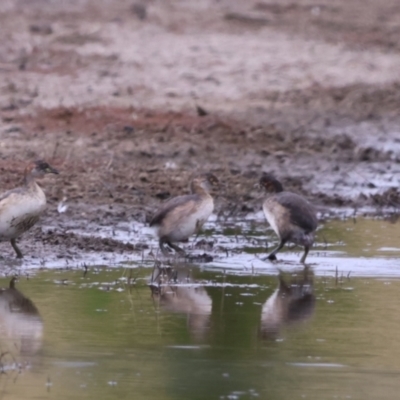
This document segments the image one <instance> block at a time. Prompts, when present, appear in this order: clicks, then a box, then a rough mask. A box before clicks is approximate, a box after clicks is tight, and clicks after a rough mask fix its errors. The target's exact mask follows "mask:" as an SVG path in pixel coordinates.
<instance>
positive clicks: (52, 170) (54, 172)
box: [46, 166, 59, 175]
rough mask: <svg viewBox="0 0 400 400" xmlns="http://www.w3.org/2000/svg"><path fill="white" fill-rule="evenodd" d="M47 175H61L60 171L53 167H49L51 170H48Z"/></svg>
mask: <svg viewBox="0 0 400 400" xmlns="http://www.w3.org/2000/svg"><path fill="white" fill-rule="evenodd" d="M46 173H48V174H56V175H59V172H58V170H57V169H55V168H53V167H50V166H49V168H47V169H46Z"/></svg>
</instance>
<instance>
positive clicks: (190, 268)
mask: <svg viewBox="0 0 400 400" xmlns="http://www.w3.org/2000/svg"><path fill="white" fill-rule="evenodd" d="M135 229H136V230H135V238H136V239H135V240H137V241H146V240H147V241H149V242H150V243H151V244H152V245H151V246H150V249H149V250H148V251H153V252H154V251H155V250H154V249H155V247H153V249H152V246H153V245H155V240H154V239H153V238H152V237H151V236H150V235H151V232H149V230H148V228H145V227H140V226H139V227H138V226H135ZM115 232H116V233H115V234H116V235H118V234H120V235H123V234H122V233H121V232H125V233H126V232H127V230H122V229H121V230H118V229H116V230H115ZM97 234H99V235H104V234H107V232H105V231H98V232H97ZM399 236H400V229H399V225H398V224H397V223H391V222H389V221H385V220H380V219H357V220H351V219H348V220H344V221H338V220H337V221H330V222H327V223H324V224H321V228H320V230H319V231H318V235H317V243H316V245H315V247H314V248H313V250H312V252H311V253H310V256H309V258H308V263H309V264H308V267H307V268H306V269H305V270H303V267H302V266H301V265H300V264H299V263H298V261H299V258H300V256H301V250H300V249H295V248H286V249H285V250H284V251H282V252H280V253H279V262H277V263H271V262H263V261H262V260H261V259H260V257H261V256H264V255H265V254H266V249H265V247H266V243H268V245H269V247H270V248H272V247H273V246H274V245H276V238H275V236H274V234H273V232H272V231H270V230H267V229H266V227H265V224H264V223H263V221H262V220H260V219H257V218H255V219H253V220H251V221H239V222H238V221H235V223H233V222H232V223H229V222H227V223H225V224H224V227H223V228H222V227H221V225H219V224H217V223H215V222H211V223H209V224H208V225H207V229H206V232H205V236H203V237H202V238H200V239H199V240H201V239H204V240H205V244H204V246H193V243H191V244H189V247H190V248H191V249H192V252H194V253H196V254H202V253H204V252H207V253H209V252H210V253H211V254H212V255H213V256H214V261H212V262H210V263H197V264H196V265H195V264H187V263H185V262H183V261H182V260H174V259H171V260H170V261H171V263H170V265H171V266H172V268H171V269H167V270H166V269H156V268H155V269H153V266H154V261H149V260H151V257H150V256H148V257H147V256H145V257H144V260H143V259H142V258H143V255H141V256H139V255H135V254H134V255H128V256H127V255H113V258H110V259H109V260H105V261H104V262H103V264H104V265H105V266H93V265H90V263H88V264H89V266H88V268H87V269H86V272H85V269H84V268H83V267H82V260H83V262H85V261H84V260H85V257H84V255H82V257H81V258H80V259H79V262H74V261H73V260H72V261H71V260H70V261H69V264H68V268H65V264H62V265H60V264H58V265H57V264H54V265H52V266H53V267H57V266H60V267H61V266H62V267H64V268H51V269H48V270H44V271H39V270H38V268H37V266H36V265H35V263H31V262H30V261H31V259H30V258H27V259H24V261H23V263H22V264H21V265H19V266H18V267H17V268H15V267H14V268H13V269H7V270H5V271H4V272H7V273H8V274H10V273H15V272H19V273H20V275H21V277H20V281H19V282H18V283H17V288H18V289H19V290H20V291H21V293H23V294H24V295H25V296H26V297H27V298H29V299H31V302H30V301H29V300H27V299H26V298H25V297H21V294H19V295H18V294H17V295H16V294H15V292H13V291H12V290H11V291H10V290H8V291H3V292H0V350H1V354H0V356H1V357H0V367H1V368H2V370H3V372H4V373H2V374H0V391H1V396H2V398H6V399H20V398H25V399H34V398H44V397H46V398H56V399H72V398H99V399H108V398H110V399H111V398H113V399H114V398H128V397H132V396H133V397H134V398H136V399H174V400H175V399H182V400H184V399H185V400H186V399H253V398H254V399H255V398H261V399H264V398H268V399H296V398H299V399H303V398H308V399H348V398H351V399H377V398H379V399H393V398H397V395H398V392H399V390H400V379H399V378H400V361H399V359H400V357H399V354H400V344H399V341H398V339H397V336H398V335H397V333H398V331H399V329H400V316H399V313H398V310H397V301H396V299H397V296H398V292H399V289H400V280H399V279H398V278H399V276H400V248H399V243H400V240H399V239H400V238H399ZM121 240H123V237H121ZM207 243H208V244H207ZM210 243H212V246H210ZM91 256H92V257H95V256H94V255H91ZM102 256H103V255H102ZM140 257H141V258H140ZM89 260H93V258H92V259H90V258H89ZM59 262H60V261H59ZM64 262H65V261H64ZM279 271H283V272H281V275H280V276H281V278H282V281H281V291H278V290H277V289H278V286H279V282H280V281H279V279H278V273H279ZM27 277H29V279H28V278H27ZM151 277H153V279H154V278H156V279H154V282H153V285H150V286H149V283H150V281H151V279H152V278H151ZM169 279H170V280H169ZM8 281H9V278H3V279H2V281H1V285H2V286H4V287H6V286H7V285H8ZM21 299H22V300H21Z"/></svg>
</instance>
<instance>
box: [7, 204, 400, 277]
mask: <svg viewBox="0 0 400 400" xmlns="http://www.w3.org/2000/svg"><path fill="white" fill-rule="evenodd" d="M344 215H345V217H347V219H345V220H330V221H325V222H320V226H319V229H318V232H317V237H316V243H315V245H314V247H313V249H312V250H311V251H310V253H309V256H308V257H307V262H308V263H310V264H311V265H313V266H314V267H315V273H316V274H317V275H323V276H326V275H335V274H337V273H339V274H344V275H348V274H351V275H353V276H398V277H400V223H399V222H396V220H393V221H394V222H390V221H389V220H384V219H378V218H376V219H367V218H361V217H357V218H348V217H349V215H350V211H349V210H348V212H345V214H344ZM70 225H71V224H70ZM43 229H44V230H47V229H50V227H43ZM66 232H73V233H75V234H77V235H85V236H95V237H96V236H97V237H112V238H113V239H115V240H120V241H122V242H129V243H132V244H134V245H137V246H138V247H147V249H145V250H143V251H136V252H125V253H119V252H113V253H110V252H102V253H96V252H82V251H78V252H76V251H75V253H74V252H69V253H68V254H65V255H64V256H63V254H61V255H60V254H57V248H54V249H51V250H53V253H52V252H49V251H47V252H46V253H45V254H43V255H41V256H39V257H38V256H37V255H36V254H33V255H32V254H27V256H26V257H25V258H24V260H23V261H22V262H17V263H16V262H15V260H14V258H13V259H12V260H11V262H10V260H5V263H6V264H7V262H8V263H10V264H11V265H12V268H13V269H15V267H17V268H21V270H22V271H25V270H26V269H37V268H38V267H40V268H43V267H45V268H65V267H69V268H71V267H72V268H76V267H79V268H82V266H83V265H88V266H91V265H99V264H100V265H106V266H118V265H121V263H123V264H124V265H130V266H138V265H143V263H145V264H146V263H147V265H149V264H150V265H151V264H152V261H153V260H154V257H156V258H160V257H161V259H162V256H161V255H160V253H159V250H158V242H157V240H156V238H155V236H154V232H153V229H152V228H149V227H147V226H144V225H143V224H142V223H139V222H131V223H127V222H124V223H119V224H116V225H115V226H113V227H100V226H89V227H87V228H86V230H82V229H78V228H72V227H71V226H70V227H68V228H67V229H66ZM202 243H203V245H202ZM277 244H278V240H277V238H276V235H275V233H274V232H273V231H272V230H271V229H270V228H268V226H267V224H266V222H265V219H264V216H263V215H262V213H258V214H255V215H253V216H251V218H247V219H245V220H228V221H217V220H216V219H215V218H214V219H211V221H209V222H208V223H207V224H206V225H205V231H204V233H203V235H200V236H199V238H198V239H197V241H196V240H194V239H191V241H190V242H189V243H188V244H184V245H183V247H184V248H185V249H186V250H187V251H188V252H189V253H190V254H195V255H201V254H204V253H206V254H209V255H211V256H212V257H213V261H212V262H208V263H207V264H204V263H202V264H201V265H202V267H206V268H208V269H216V270H220V269H221V268H223V269H233V270H235V271H241V272H244V273H248V272H249V271H254V270H257V271H260V272H263V273H267V274H268V273H269V274H275V273H276V272H277V268H280V269H282V268H283V269H285V270H287V269H289V270H290V269H291V268H298V267H299V266H300V264H299V260H300V258H301V255H302V251H303V250H302V249H301V248H299V247H294V246H285V248H284V249H283V250H282V251H281V252H279V253H278V260H279V262H278V263H271V262H269V261H267V262H264V261H262V259H261V258H263V257H265V256H266V255H267V253H268V252H269V251H271V250H272V249H273V248H275V247H276V246H277ZM1 245H2V246H6V247H7V246H8V247H9V244H8V243H3V244H1ZM21 245H22V246H23V241H22V244H21ZM170 259H171V261H172V262H176V261H179V260H176V259H174V257H173V256H171V258H170Z"/></svg>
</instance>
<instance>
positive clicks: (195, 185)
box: [190, 181, 211, 197]
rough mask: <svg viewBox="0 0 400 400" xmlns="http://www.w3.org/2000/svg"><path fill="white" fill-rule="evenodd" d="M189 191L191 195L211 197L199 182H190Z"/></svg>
mask: <svg viewBox="0 0 400 400" xmlns="http://www.w3.org/2000/svg"><path fill="white" fill-rule="evenodd" d="M190 191H191V192H192V194H198V195H199V196H205V197H211V196H210V193H209V192H208V190H207V189H206V188H205V187H204V186H203V185H202V184H201V183H199V182H196V181H194V182H192V183H191V185H190Z"/></svg>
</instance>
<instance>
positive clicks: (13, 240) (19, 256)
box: [10, 239, 23, 258]
mask: <svg viewBox="0 0 400 400" xmlns="http://www.w3.org/2000/svg"><path fill="white" fill-rule="evenodd" d="M10 243H11V246H12V247H13V249H14V250H15V252H16V253H17V258H22V257H23V255H22V253H21V250H20V248H19V247H18V246H17V242H16V241H15V239H11V240H10Z"/></svg>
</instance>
